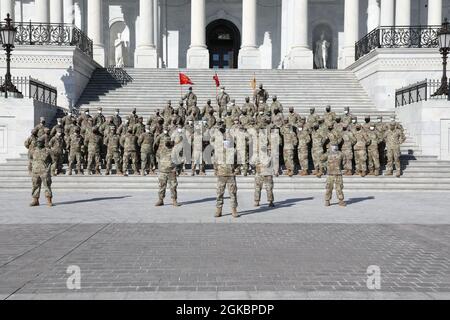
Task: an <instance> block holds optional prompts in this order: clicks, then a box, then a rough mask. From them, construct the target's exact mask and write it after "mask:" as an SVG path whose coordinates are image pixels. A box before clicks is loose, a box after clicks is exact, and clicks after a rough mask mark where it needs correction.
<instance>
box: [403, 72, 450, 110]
mask: <svg viewBox="0 0 450 320" xmlns="http://www.w3.org/2000/svg"><path fill="white" fill-rule="evenodd" d="M440 86H441V81H440V80H429V79H425V80H423V81H419V82H417V83H414V84H410V85H408V86H406V87H403V88H400V89H397V90H396V91H395V107H396V108H398V107H402V106H405V105H408V104H413V103H416V102H420V101H428V100H431V99H433V100H446V99H448V96H446V95H442V96H433V93H435V92H436V91H437V90H438V89H439V87H440Z"/></svg>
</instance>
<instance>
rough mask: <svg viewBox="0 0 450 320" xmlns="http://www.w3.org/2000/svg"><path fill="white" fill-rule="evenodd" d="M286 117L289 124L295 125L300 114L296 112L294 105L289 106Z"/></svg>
mask: <svg viewBox="0 0 450 320" xmlns="http://www.w3.org/2000/svg"><path fill="white" fill-rule="evenodd" d="M287 118H288V121H289V123H290V124H291V125H293V126H296V125H297V124H298V121H299V119H300V116H299V114H298V113H297V112H295V111H294V107H289V113H288V115H287Z"/></svg>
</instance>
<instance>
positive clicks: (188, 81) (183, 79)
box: [180, 72, 194, 85]
mask: <svg viewBox="0 0 450 320" xmlns="http://www.w3.org/2000/svg"><path fill="white" fill-rule="evenodd" d="M183 84H194V83H193V82H192V81H191V79H189V77H188V76H187V75H185V74H184V73H181V72H180V85H183Z"/></svg>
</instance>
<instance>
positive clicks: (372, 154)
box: [367, 126, 380, 176]
mask: <svg viewBox="0 0 450 320" xmlns="http://www.w3.org/2000/svg"><path fill="white" fill-rule="evenodd" d="M372 128H374V126H372ZM367 140H368V141H369V146H368V147H367V157H368V158H369V175H375V176H379V175H380V154H379V152H378V144H379V143H380V136H379V135H378V132H377V131H376V130H375V128H374V130H371V129H369V131H368V132H367Z"/></svg>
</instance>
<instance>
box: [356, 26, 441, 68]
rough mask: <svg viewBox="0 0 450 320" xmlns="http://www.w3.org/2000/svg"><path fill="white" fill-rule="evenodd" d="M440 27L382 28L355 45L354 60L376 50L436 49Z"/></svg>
mask: <svg viewBox="0 0 450 320" xmlns="http://www.w3.org/2000/svg"><path fill="white" fill-rule="evenodd" d="M441 27H442V26H432V25H430V26H395V27H394V26H382V27H378V28H375V29H374V30H372V31H371V32H369V33H368V34H366V35H365V36H364V37H362V38H361V39H360V40H359V41H358V42H356V43H355V60H358V59H360V58H361V57H363V56H365V55H366V54H368V53H370V52H371V51H372V50H375V49H376V48H438V46H439V43H438V37H437V32H438V31H439V29H440V28H441Z"/></svg>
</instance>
